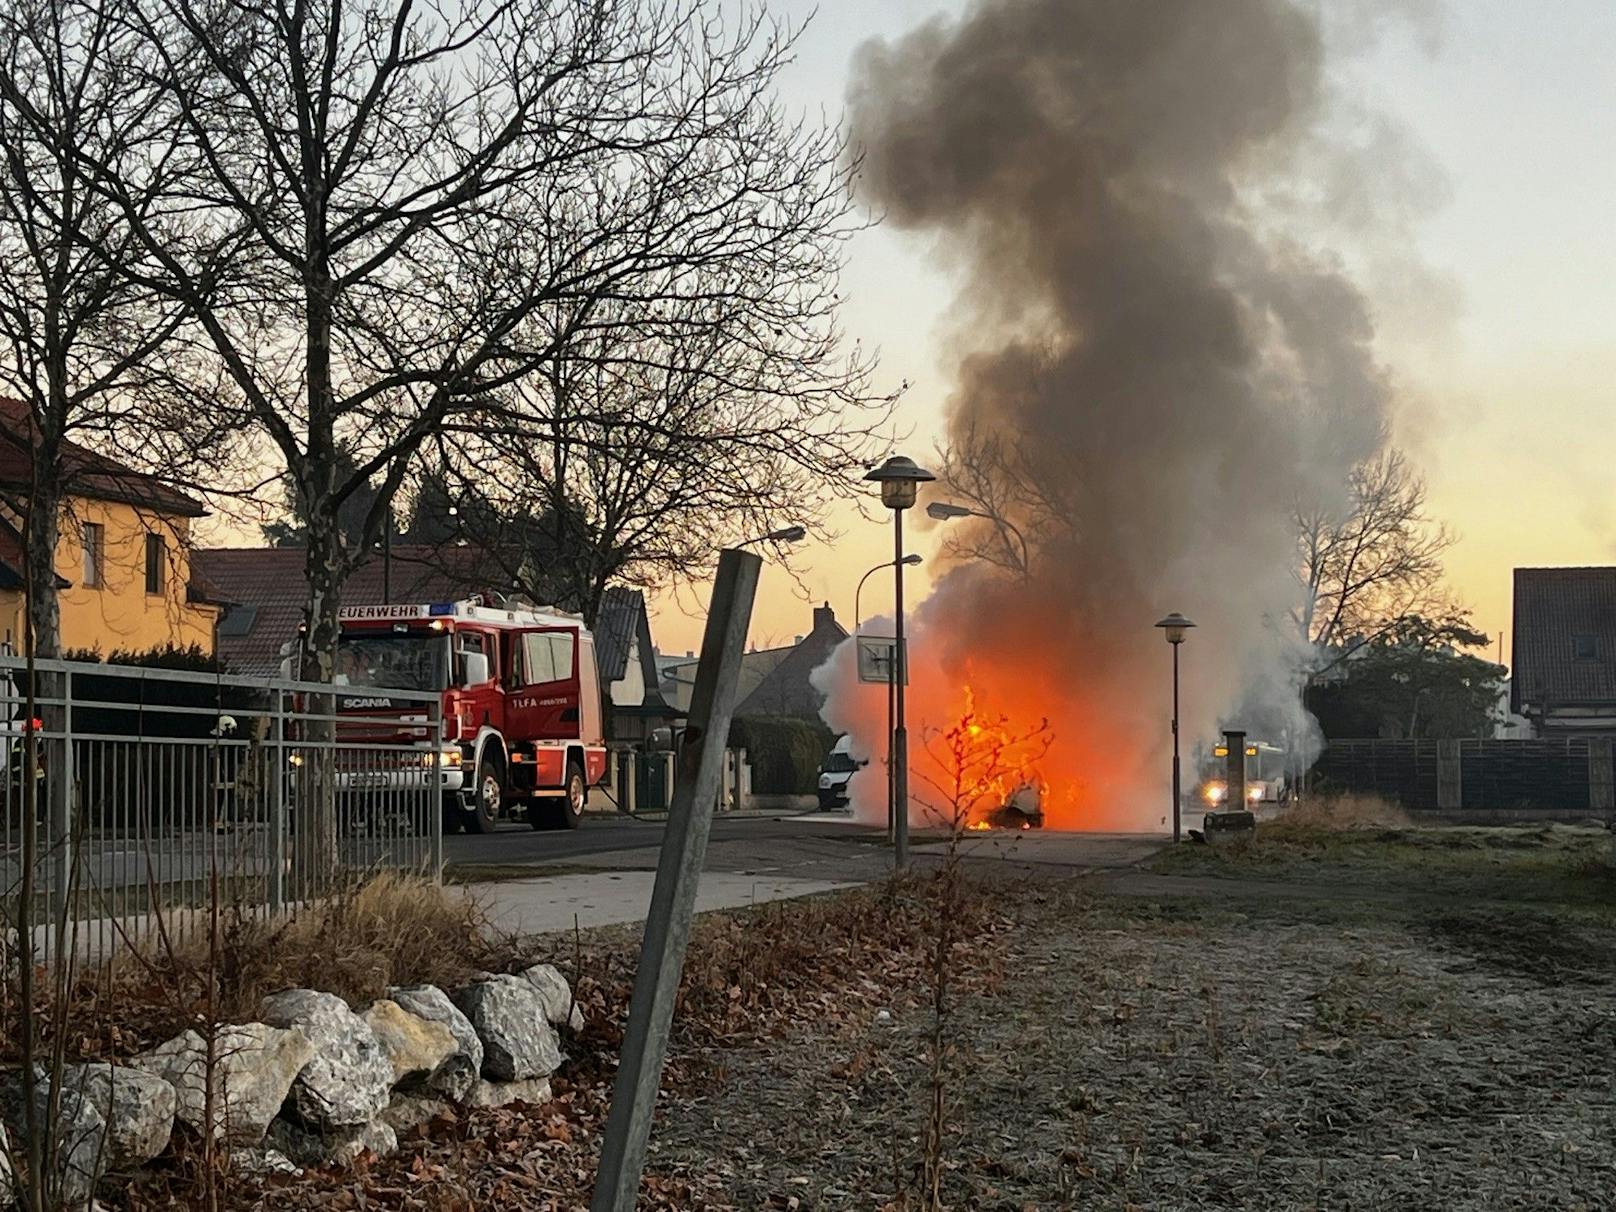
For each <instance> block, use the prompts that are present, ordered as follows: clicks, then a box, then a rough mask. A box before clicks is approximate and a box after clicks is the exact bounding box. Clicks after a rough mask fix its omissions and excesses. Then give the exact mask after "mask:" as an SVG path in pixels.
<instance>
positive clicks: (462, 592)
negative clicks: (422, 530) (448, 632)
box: [191, 546, 487, 676]
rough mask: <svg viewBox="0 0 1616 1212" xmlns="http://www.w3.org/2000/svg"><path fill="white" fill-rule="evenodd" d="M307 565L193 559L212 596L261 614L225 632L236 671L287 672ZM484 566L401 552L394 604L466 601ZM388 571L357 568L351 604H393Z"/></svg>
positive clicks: (260, 554)
mask: <svg viewBox="0 0 1616 1212" xmlns="http://www.w3.org/2000/svg"><path fill="white" fill-rule="evenodd" d="M459 552H464V553H465V554H456V553H459ZM303 559H304V552H303V549H302V548H301V547H215V548H203V549H201V550H198V551H196V552H194V553H193V554H192V557H191V562H192V567H193V568H195V569H197V570H198V572H199V573H200V575H201V577H202V578H203V580H204V581H205V583H206V584H207V585H208V587H209V590H210V592H211V593H213V594H215V595H216V596H217V598H218V599H219V600H221V601H224V602H228V603H230V604H232V605H234V606H250V607H252V608H253V617H252V619H251V620H244V619H242V618H240V617H239V616H238V617H237V619H236V621H235V624H232V625H231V626H223V625H221V630H220V634H219V656H220V657H222V658H223V659H224V661H225V663H226V664H227V665H228V666H229V667H230V668H231V669H232V670H234V671H236V672H238V673H246V674H255V675H260V676H261V675H264V674H271V673H275V672H276V671H277V670H278V669H279V667H280V650H281V646H282V645H283V644H285V643H286V642H287V641H288V640H290V639H292V638H293V637H295V636H296V635H297V629H298V625H299V624H300V623H302V621H303V608H304V605H305V603H306V602H307V600H308V583H307V581H306V580H305V579H304V576H303ZM478 562H479V556H478V555H476V554H475V553H472V552H471V550H470V549H469V548H468V549H461V548H455V549H449V550H444V549H439V548H435V547H413V546H398V547H394V548H393V585H392V595H391V596H392V600H393V601H395V602H410V601H416V602H443V601H451V600H454V599H458V598H463V597H466V596H468V595H469V594H472V593H475V592H477V591H479V590H481V589H483V588H485V587H486V585H487V582H486V580H484V579H483V578H481V577H480V576H479V575H478V574H477V567H476V566H477V564H478ZM382 571H383V570H382V559H381V557H380V556H379V555H377V556H374V557H372V558H371V559H368V560H366V561H365V562H364V563H362V564H360V565H359V567H358V568H356V569H354V571H353V573H352V574H351V575H350V576H349V577H348V579H347V581H346V582H345V583H344V584H343V588H342V602H343V605H345V606H371V605H380V604H381V603H382V602H383V601H384V600H385V599H386V595H384V594H383V592H382V579H383V578H382ZM229 617H230V616H229V614H228V613H227V614H226V619H228V618H229ZM237 632H239V634H236V633H237Z"/></svg>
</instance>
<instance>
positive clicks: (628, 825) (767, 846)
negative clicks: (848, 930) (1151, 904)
mask: <svg viewBox="0 0 1616 1212" xmlns="http://www.w3.org/2000/svg"><path fill="white" fill-rule="evenodd" d="M1165 840H1166V839H1164V838H1161V837H1155V836H1139V835H1124V834H1095V833H1058V832H1055V831H1053V830H1033V831H1029V832H1025V833H1010V832H1004V831H998V830H995V831H992V832H990V833H984V834H981V835H975V834H973V835H972V836H971V837H969V838H967V839H966V840H965V842H964V843H963V845H964V847H965V850H964V852H965V854H966V856H967V858H968V859H970V860H971V861H973V862H1000V863H1009V864H1011V865H1026V866H1037V867H1044V866H1056V867H1066V868H1073V869H1077V870H1085V871H1093V870H1106V869H1112V868H1118V867H1126V866H1130V865H1132V864H1134V863H1137V862H1140V861H1141V860H1143V859H1144V858H1146V857H1148V856H1150V855H1151V854H1154V853H1155V851H1156V850H1157V849H1158V848H1159V847H1160V846H1161V845H1162V844H1163V843H1164V842H1165ZM661 844H662V824H661V823H660V822H654V821H637V820H633V819H629V818H623V817H606V816H598V817H597V816H590V817H586V818H585V819H584V821H583V823H582V824H581V825H580V826H579V827H578V828H577V829H574V830H565V831H556V832H535V831H534V830H532V829H529V828H528V827H527V826H526V825H506V826H503V827H502V828H500V829H499V830H498V831H496V832H495V833H492V834H484V835H482V836H466V835H460V836H455V837H446V838H444V841H443V849H444V859H445V860H446V861H447V862H448V863H450V864H452V865H454V866H459V867H465V868H470V869H472V870H473V871H475V869H477V868H504V867H507V866H513V867H514V866H524V867H525V866H533V867H539V868H543V867H552V866H553V867H563V868H568V869H607V870H616V871H651V870H655V868H656V865H657V856H658V851H659V847H660V846H661ZM913 850H914V854H915V856H916V858H917V860H919V861H922V862H924V861H927V860H928V859H935V858H936V857H937V855H938V853H939V852H940V850H941V843H939V842H937V841H935V840H929V839H928V838H927V837H926V836H925V835H923V834H920V835H916V836H915V838H914V842H913ZM891 866H892V852H891V850H890V849H889V848H888V847H887V845H886V843H885V838H884V836H883V831H882V830H880V829H874V828H870V827H868V826H862V825H857V824H854V823H853V822H852V821H850V820H845V819H837V820H826V819H825V818H824V817H755V816H747V817H722V816H720V817H717V818H715V819H714V821H713V825H712V834H711V837H710V840H709V842H708V847H707V862H706V870H708V871H727V872H737V873H746V874H754V875H784V876H794V877H801V878H805V879H825V880H837V881H862V880H870V879H877V878H879V877H880V876H881V875H883V874H884V873H885V872H887V871H888V870H890V869H891ZM536 874H542V872H536Z"/></svg>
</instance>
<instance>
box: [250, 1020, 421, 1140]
mask: <svg viewBox="0 0 1616 1212" xmlns="http://www.w3.org/2000/svg"><path fill="white" fill-rule="evenodd" d="M260 1009H261V1011H262V1014H263V1018H264V1021H265V1022H266V1023H269V1024H271V1025H273V1026H276V1027H287V1028H291V1027H296V1028H298V1029H299V1030H301V1031H302V1032H303V1034H304V1035H306V1036H307V1037H308V1039H309V1042H310V1043H312V1044H313V1045H314V1056H313V1057H312V1058H311V1059H310V1060H309V1063H308V1064H307V1065H305V1066H303V1071H302V1072H301V1073H299V1074H298V1075H297V1080H296V1081H295V1082H293V1083H292V1107H293V1109H294V1110H296V1112H297V1114H298V1116H299V1117H300V1118H301V1119H302V1120H303V1122H304V1123H306V1124H307V1125H309V1127H311V1128H319V1129H331V1128H357V1127H360V1126H361V1125H364V1124H368V1123H369V1122H370V1121H371V1120H373V1119H375V1118H376V1117H377V1116H378V1115H380V1114H381V1113H382V1111H383V1110H384V1109H385V1108H386V1106H387V1098H388V1095H389V1093H390V1092H391V1091H392V1088H393V1065H392V1062H391V1061H389V1060H388V1059H387V1053H386V1052H385V1051H383V1049H382V1045H381V1043H380V1042H379V1041H378V1040H377V1039H376V1033H375V1032H374V1031H372V1030H371V1029H370V1026H369V1024H367V1023H366V1022H365V1020H364V1019H362V1018H360V1017H359V1016H358V1015H357V1014H355V1013H354V1012H353V1011H352V1010H350V1009H349V1008H348V1003H347V1002H345V1001H343V1000H342V999H341V998H340V997H338V996H337V995H336V994H334V993H321V992H319V991H318V990H315V989H287V990H285V991H284V992H282V993H272V994H270V995H269V996H268V997H266V998H265V999H264V1001H263V1005H262V1007H261V1008H260Z"/></svg>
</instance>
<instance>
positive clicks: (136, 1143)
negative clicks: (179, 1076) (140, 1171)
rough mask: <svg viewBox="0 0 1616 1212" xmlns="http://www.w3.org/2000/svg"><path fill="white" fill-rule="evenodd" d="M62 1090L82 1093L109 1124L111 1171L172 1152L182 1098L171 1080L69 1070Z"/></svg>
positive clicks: (116, 1070) (123, 1069)
mask: <svg viewBox="0 0 1616 1212" xmlns="http://www.w3.org/2000/svg"><path fill="white" fill-rule="evenodd" d="M62 1085H63V1086H64V1087H65V1088H66V1089H69V1090H75V1091H78V1092H80V1093H82V1094H83V1095H84V1096H85V1097H86V1098H87V1099H89V1100H90V1102H91V1103H93V1104H94V1105H95V1109H96V1110H97V1111H99V1112H100V1113H101V1117H102V1118H103V1119H104V1120H106V1124H107V1158H106V1162H107V1166H108V1167H109V1168H111V1169H114V1170H121V1169H125V1168H127V1167H130V1166H139V1165H142V1164H144V1163H146V1162H149V1161H150V1160H151V1159H152V1158H154V1157H156V1156H157V1155H158V1154H159V1153H161V1152H162V1151H163V1150H164V1149H166V1148H168V1140H169V1137H170V1136H172V1135H173V1133H174V1115H175V1112H176V1111H177V1110H178V1108H179V1093H178V1091H176V1090H175V1089H174V1087H173V1085H171V1084H170V1083H169V1082H168V1081H167V1080H166V1079H164V1078H162V1077H160V1076H159V1075H157V1074H155V1073H147V1072H146V1071H144V1070H143V1069H137V1068H134V1067H132V1066H124V1065H110V1064H106V1063H98V1064H88V1065H68V1066H65V1067H64V1068H63V1070H62Z"/></svg>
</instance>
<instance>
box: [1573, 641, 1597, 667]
mask: <svg viewBox="0 0 1616 1212" xmlns="http://www.w3.org/2000/svg"><path fill="white" fill-rule="evenodd" d="M1571 655H1572V657H1573V658H1574V659H1575V660H1579V661H1597V660H1598V659H1599V637H1598V636H1596V635H1574V636H1572V637H1571Z"/></svg>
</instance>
